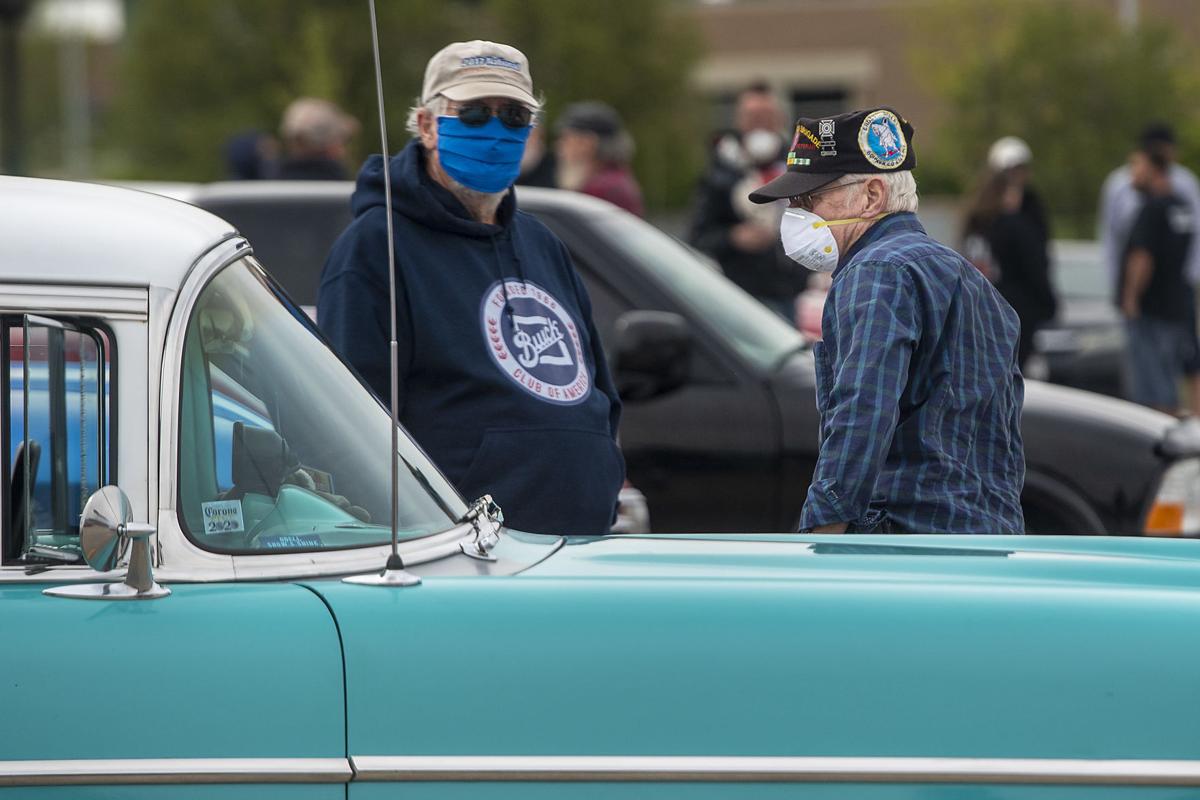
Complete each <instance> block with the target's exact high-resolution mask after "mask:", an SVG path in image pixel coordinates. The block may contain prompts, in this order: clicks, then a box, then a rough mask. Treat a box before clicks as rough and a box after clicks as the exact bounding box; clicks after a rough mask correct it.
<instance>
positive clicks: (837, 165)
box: [750, 108, 917, 203]
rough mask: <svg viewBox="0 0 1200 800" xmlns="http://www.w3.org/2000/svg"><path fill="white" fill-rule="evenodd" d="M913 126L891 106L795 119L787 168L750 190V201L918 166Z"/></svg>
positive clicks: (786, 195) (778, 197)
mask: <svg viewBox="0 0 1200 800" xmlns="http://www.w3.org/2000/svg"><path fill="white" fill-rule="evenodd" d="M912 135H913V128H912V125H909V124H908V120H906V119H905V118H904V117H902V116H900V115H899V114H897V113H896V112H895V111H893V110H891V109H890V108H874V109H869V110H867V111H852V112H850V113H849V114H839V115H838V116H836V117H824V118H822V119H810V118H808V117H801V118H800V119H798V120H796V134H795V136H793V137H792V146H791V147H790V148H789V149H788V155H787V172H785V173H783V174H782V175H780V176H779V177H778V178H776V179H775V180H773V181H771V182H770V183H768V184H766V185H765V186H760V187H759V188H758V189H757V190H755V191H754V192H751V194H750V200H751V201H753V202H755V203H769V202H771V201H772V200H779V199H780V198H783V197H795V196H796V195H801V194H805V193H807V192H811V191H812V190H813V189H819V188H821V187H822V186H824V185H825V184H827V183H830V182H831V181H833V180H835V179H837V178H839V177H841V176H842V175H849V174H852V173H853V174H859V173H864V172H898V171H902V170H909V169H912V168H913V167H915V166H916V165H917V154H916V152H915V151H914V150H913V148H912Z"/></svg>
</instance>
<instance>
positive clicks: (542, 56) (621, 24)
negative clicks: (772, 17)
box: [487, 0, 705, 207]
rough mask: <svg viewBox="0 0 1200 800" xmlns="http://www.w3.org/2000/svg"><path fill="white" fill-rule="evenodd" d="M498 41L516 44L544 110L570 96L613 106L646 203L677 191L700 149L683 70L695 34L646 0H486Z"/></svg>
mask: <svg viewBox="0 0 1200 800" xmlns="http://www.w3.org/2000/svg"><path fill="white" fill-rule="evenodd" d="M487 7H488V10H489V11H490V12H491V14H492V15H493V16H494V17H495V19H496V22H497V24H498V26H499V30H500V32H501V35H502V36H503V39H504V41H507V42H509V43H511V44H512V45H514V46H515V47H518V48H520V49H521V50H522V51H524V52H525V53H526V54H527V55H528V56H529V59H530V64H531V65H532V66H533V70H534V73H533V78H534V84H535V85H537V86H538V87H539V90H540V91H543V92H545V95H546V120H547V122H548V123H550V124H552V123H553V121H554V119H555V117H556V115H557V114H558V113H559V112H561V111H562V109H563V108H564V107H565V106H566V105H567V104H569V103H572V102H575V101H577V100H602V101H604V102H606V103H609V104H610V105H612V106H613V107H614V108H616V109H617V110H618V111H619V112H620V113H621V116H622V117H623V118H624V121H625V124H626V125H627V126H628V127H629V129H630V132H631V133H632V134H633V136H634V139H635V140H636V142H637V147H638V154H637V160H636V164H635V171H636V173H637V175H638V177H639V178H640V179H641V181H642V184H643V189H644V190H645V192H646V199H647V201H648V202H649V203H650V205H652V206H656V207H663V206H666V205H674V204H676V203H678V202H680V201H681V200H682V199H684V198H686V197H687V194H688V192H689V191H690V189H691V188H692V184H693V183H694V181H695V178H696V174H697V171H698V168H699V164H700V160H701V159H702V158H703V155H704V154H703V141H704V133H705V130H704V128H703V126H702V125H701V122H702V121H703V119H704V117H703V115H701V114H699V113H698V111H699V103H698V102H696V100H695V99H694V98H693V97H691V96H690V94H689V89H688V83H687V81H688V75H689V73H690V71H691V67H692V65H693V64H694V63H695V61H696V59H697V58H698V57H699V55H700V44H699V38H698V34H697V33H696V32H695V31H694V30H693V29H692V28H691V27H690V26H689V25H688V24H687V21H686V18H684V17H683V15H682V14H681V13H678V12H676V13H672V12H671V11H670V10H669V9H668V8H666V4H665V3H662V2H646V0H606V2H604V3H594V2H585V1H584V0H490V2H489V3H488V4H487Z"/></svg>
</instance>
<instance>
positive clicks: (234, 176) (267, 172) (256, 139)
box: [225, 130, 279, 181]
mask: <svg viewBox="0 0 1200 800" xmlns="http://www.w3.org/2000/svg"><path fill="white" fill-rule="evenodd" d="M278 158H279V142H278V141H277V140H276V139H275V137H274V136H272V135H271V134H269V133H264V132H263V131H254V130H252V131H243V132H241V133H237V134H234V135H233V136H230V137H229V138H228V139H226V140H225V177H226V178H227V179H228V180H231V181H257V180H263V179H264V178H271V177H273V176H274V175H275V162H276V160H277V159H278Z"/></svg>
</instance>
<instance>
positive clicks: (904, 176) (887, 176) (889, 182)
mask: <svg viewBox="0 0 1200 800" xmlns="http://www.w3.org/2000/svg"><path fill="white" fill-rule="evenodd" d="M869 178H881V179H883V183H884V185H885V186H887V205H886V206H885V207H884V209H883V213H885V214H896V213H899V212H901V211H911V212H913V213H916V210H917V202H918V198H917V179H916V178H914V177H913V174H912V171H911V170H903V171H901V172H864V173H861V174H857V175H843V176H842V177H841V178H839V179H838V180H837V181H836V182H835V183H833V184H832V185H833V186H842V185H845V184H850V183H860V182H862V181H866V180H868V179H869Z"/></svg>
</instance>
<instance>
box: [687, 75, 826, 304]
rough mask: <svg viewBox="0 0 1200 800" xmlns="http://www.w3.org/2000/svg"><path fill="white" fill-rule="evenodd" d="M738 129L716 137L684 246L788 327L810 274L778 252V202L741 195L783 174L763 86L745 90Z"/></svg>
mask: <svg viewBox="0 0 1200 800" xmlns="http://www.w3.org/2000/svg"><path fill="white" fill-rule="evenodd" d="M734 124H735V129H734V130H733V131H730V132H729V133H727V134H725V135H723V136H721V137H720V138H719V139H718V140H717V142H716V146H715V147H714V149H713V157H712V163H711V164H710V165H709V168H708V171H707V172H706V173H705V174H704V176H703V177H702V178H701V180H700V184H699V186H698V187H697V190H696V197H695V202H694V206H695V211H694V213H693V217H692V222H691V226H690V230H689V233H688V242H689V243H690V244H691V245H692V246H693V247H695V248H696V249H697V250H700V251H702V252H704V253H707V254H708V255H710V256H712V257H713V258H714V259H715V260H716V261H717V263H719V264H720V265H721V269H722V270H724V272H725V275H726V277H728V278H729V279H730V280H732V281H733V282H734V283H736V284H737V285H738V286H740V287H742V288H743V289H745V290H746V291H747V292H749V293H750V294H752V295H754V296H755V297H756V298H758V299H759V300H760V301H761V302H763V303H764V304H765V305H767V306H768V307H770V308H771V309H772V310H773V311H775V312H776V313H778V314H780V315H781V316H783V317H784V318H785V319H787V320H788V321H789V322H790V321H791V320H792V317H793V313H794V312H793V302H794V300H795V297H796V295H797V294H799V293H800V292H802V291H804V287H805V284H806V282H807V275H806V274H805V273H804V270H800V269H796V267H795V265H794V264H793V263H792V262H791V261H789V260H788V259H787V258H786V257H785V256H784V255H783V251H781V250H780V249H779V218H780V216H781V215H782V213H783V207H784V204H783V203H773V204H770V205H765V206H756V205H755V204H753V203H750V202H748V201H747V199H746V195H747V194H748V193H749V192H750V191H751V190H752V189H754V188H755V187H756V186H761V185H762V184H764V183H766V182H767V181H769V180H771V179H772V178H774V177H776V176H777V175H780V174H782V173H783V170H784V163H783V159H784V152H785V151H784V147H785V145H786V144H787V142H786V141H785V140H784V138H783V136H782V134H781V133H780V131H782V130H783V127H784V117H783V112H782V111H781V110H780V108H779V103H778V102H777V101H776V100H775V95H774V94H773V93H772V91H771V88H770V86H769V85H767V84H766V83H756V84H753V85H751V86H749V87H747V88H746V89H743V90H742V91H741V93H740V94H738V98H737V109H736V112H735V120H734Z"/></svg>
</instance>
